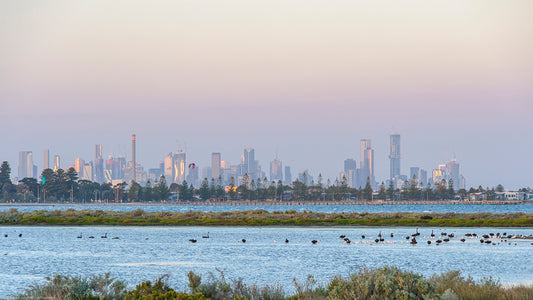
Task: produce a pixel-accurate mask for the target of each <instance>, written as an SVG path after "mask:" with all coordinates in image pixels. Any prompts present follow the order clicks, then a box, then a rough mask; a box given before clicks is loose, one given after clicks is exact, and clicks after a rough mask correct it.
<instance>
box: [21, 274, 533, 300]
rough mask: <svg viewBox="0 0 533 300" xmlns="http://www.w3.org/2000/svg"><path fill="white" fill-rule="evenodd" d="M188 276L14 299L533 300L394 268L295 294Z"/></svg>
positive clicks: (301, 288)
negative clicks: (176, 281)
mask: <svg viewBox="0 0 533 300" xmlns="http://www.w3.org/2000/svg"><path fill="white" fill-rule="evenodd" d="M187 277H188V279H189V284H188V287H186V288H185V289H188V291H179V289H174V288H172V287H170V286H169V285H168V283H167V279H168V275H164V276H162V277H160V278H158V279H156V280H155V281H154V282H153V283H152V282H150V281H145V282H142V283H140V284H138V285H137V286H136V288H135V289H133V290H126V288H125V287H126V284H125V283H124V282H122V281H119V280H116V279H114V278H111V277H110V276H109V274H106V275H104V276H91V277H89V278H82V277H79V276H78V277H73V276H69V275H67V276H63V275H55V276H54V277H53V278H47V279H46V283H45V284H42V285H38V284H34V285H31V286H29V287H28V288H27V289H26V290H25V291H24V292H23V293H22V294H19V295H15V296H14V299H187V300H203V299H213V300H222V299H252V300H262V299H264V300H283V299H291V300H296V299H346V300H348V299H350V300H351V299H402V300H403V299H446V300H452V299H495V300H499V299H502V300H508V299H509V300H510V299H533V284H530V285H518V286H512V287H505V286H504V285H502V284H501V283H499V282H498V281H495V280H493V279H491V278H485V279H482V280H480V281H475V280H473V279H472V278H471V277H466V278H465V277H463V276H461V274H460V272H459V271H448V272H445V273H441V274H439V275H433V276H432V277H430V278H426V277H423V276H422V275H420V274H417V273H414V272H411V271H404V270H400V269H398V268H396V267H393V266H384V267H380V268H376V269H363V270H360V271H358V272H356V273H353V274H351V275H350V276H348V277H347V278H344V277H341V276H337V277H334V278H333V279H331V280H330V281H329V282H327V283H326V284H324V285H320V284H318V283H317V282H316V280H315V279H314V278H313V277H312V276H308V278H307V280H306V281H304V282H303V283H298V282H297V281H296V280H294V284H295V286H294V289H292V290H293V292H292V294H288V293H287V292H286V290H285V288H284V287H283V286H281V285H264V286H258V285H255V284H250V285H248V284H245V283H244V282H243V280H242V279H241V278H238V279H235V280H231V279H227V278H226V277H225V276H224V273H223V272H220V271H219V273H218V274H217V275H213V274H210V275H208V276H207V279H206V280H203V278H202V277H201V276H200V275H197V274H195V273H193V272H189V273H188V274H187Z"/></svg>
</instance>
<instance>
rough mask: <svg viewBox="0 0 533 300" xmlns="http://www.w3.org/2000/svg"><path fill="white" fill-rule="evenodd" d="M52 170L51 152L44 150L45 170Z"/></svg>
mask: <svg viewBox="0 0 533 300" xmlns="http://www.w3.org/2000/svg"><path fill="white" fill-rule="evenodd" d="M49 168H50V150H48V149H44V160H43V170H44V169H49Z"/></svg>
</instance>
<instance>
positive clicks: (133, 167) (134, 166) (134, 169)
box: [131, 134, 140, 182]
mask: <svg viewBox="0 0 533 300" xmlns="http://www.w3.org/2000/svg"><path fill="white" fill-rule="evenodd" d="M131 174H132V175H131V178H132V180H134V181H135V182H139V181H140V180H137V164H136V162H135V134H132V135H131Z"/></svg>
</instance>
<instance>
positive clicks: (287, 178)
mask: <svg viewBox="0 0 533 300" xmlns="http://www.w3.org/2000/svg"><path fill="white" fill-rule="evenodd" d="M290 184H292V174H291V167H289V166H285V185H290Z"/></svg>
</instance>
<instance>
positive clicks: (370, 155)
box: [357, 139, 375, 187]
mask: <svg viewBox="0 0 533 300" xmlns="http://www.w3.org/2000/svg"><path fill="white" fill-rule="evenodd" d="M367 178H369V179H370V184H371V185H374V183H375V179H374V149H372V142H371V140H370V139H362V140H361V168H360V169H359V172H358V173H357V181H358V182H357V185H358V186H360V187H364V186H365V185H366V180H367Z"/></svg>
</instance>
